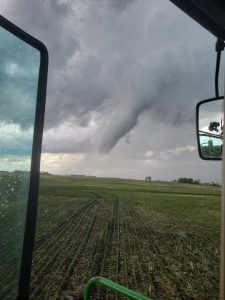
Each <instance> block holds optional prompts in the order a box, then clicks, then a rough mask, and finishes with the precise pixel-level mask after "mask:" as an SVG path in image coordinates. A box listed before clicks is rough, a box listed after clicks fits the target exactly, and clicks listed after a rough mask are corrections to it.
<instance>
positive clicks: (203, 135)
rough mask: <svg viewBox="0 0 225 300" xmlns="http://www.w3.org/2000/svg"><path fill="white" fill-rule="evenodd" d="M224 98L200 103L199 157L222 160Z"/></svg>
mask: <svg viewBox="0 0 225 300" xmlns="http://www.w3.org/2000/svg"><path fill="white" fill-rule="evenodd" d="M223 99H224V97H219V98H211V99H207V100H203V101H200V102H199V103H198V104H197V107H196V129H197V143H198V152H199V156H200V157H201V158H202V159H205V160H221V159H222V153H223V126H224V110H223Z"/></svg>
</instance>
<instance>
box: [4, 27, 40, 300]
mask: <svg viewBox="0 0 225 300" xmlns="http://www.w3.org/2000/svg"><path fill="white" fill-rule="evenodd" d="M0 66H1V67H0V78H1V80H0V91H1V93H0V141H1V143H0V299H15V298H16V297H17V295H18V283H19V274H20V265H21V257H22V247H23V238H24V229H25V217H26V211H27V201H28V189H29V181H30V167H31V153H32V144H33V131H34V119H35V110H36V98H37V88H38V76H39V67H40V53H39V51H38V50H36V49H35V48H33V47H31V46H30V45H29V44H27V43H26V42H24V41H23V40H21V39H19V38H18V37H16V36H14V35H13V34H12V33H10V32H8V31H7V30H5V29H4V28H2V27H0Z"/></svg>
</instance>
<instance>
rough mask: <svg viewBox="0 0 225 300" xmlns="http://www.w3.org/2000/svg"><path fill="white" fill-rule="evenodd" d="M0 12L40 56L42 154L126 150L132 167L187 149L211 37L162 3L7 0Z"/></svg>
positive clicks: (210, 65) (203, 92)
mask: <svg viewBox="0 0 225 300" xmlns="http://www.w3.org/2000/svg"><path fill="white" fill-rule="evenodd" d="M4 9H5V16H6V17H8V18H9V19H11V20H12V21H14V22H16V23H17V24H18V25H19V26H21V27H22V28H24V29H25V30H26V31H28V32H29V33H31V34H33V35H35V36H36V37H38V38H40V39H41V40H42V41H43V42H44V43H45V44H46V45H47V47H48V49H49V54H50V73H49V81H48V95H47V110H46V121H45V133H46V138H44V150H45V151H48V152H52V153H54V152H68V153H72V152H88V151H99V152H100V153H104V154H107V153H108V154H107V155H111V154H110V153H109V152H110V151H112V152H111V153H112V155H113V153H114V151H120V156H121V157H122V156H123V153H126V154H127V153H128V152H129V151H128V149H130V148H132V151H131V152H132V154H131V156H132V158H133V159H135V157H136V154H135V153H142V152H143V153H144V152H146V151H147V150H149V151H161V150H162V149H172V148H173V147H174V148H176V147H182V143H183V146H184V147H185V146H187V145H193V144H194V143H195V128H194V118H195V104H196V102H197V101H198V100H200V99H203V98H207V97H212V96H213V94H214V83H213V77H214V66H215V53H214V41H215V38H214V37H213V36H212V35H211V34H209V33H208V32H206V31H205V30H204V29H202V28H201V27H200V25H198V24H196V23H194V22H193V20H192V19H190V18H189V17H187V16H186V15H185V14H183V13H182V12H180V11H179V10H178V9H177V8H176V7H175V6H173V5H172V4H171V3H170V2H169V1H163V0H160V1H153V0H152V1H149V0H143V1H127V0H124V1H115V0H108V1H106V0H101V1H100V0H95V1H88V0H85V1H62V0H61V1H59V0H57V1H53V0H52V1H50V0H49V1H45V2H41V1H35V0H20V1H14V0H9V1H8V2H7V4H6V5H5V8H4ZM221 77H222V76H221ZM93 124H94V125H93ZM143 124H145V125H143ZM60 126H61V127H60ZM143 126H145V127H146V128H145V127H143ZM69 127H71V128H73V130H69V129H68V128H69ZM66 128H67V129H66ZM63 130H64V133H63ZM84 130H86V131H85V132H84ZM87 132H88V133H87ZM159 137H162V138H159ZM192 154H193V153H190V155H192ZM182 155H184V154H182Z"/></svg>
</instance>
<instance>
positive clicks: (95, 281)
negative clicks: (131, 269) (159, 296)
mask: <svg viewBox="0 0 225 300" xmlns="http://www.w3.org/2000/svg"><path fill="white" fill-rule="evenodd" d="M94 285H101V286H104V287H106V288H108V289H110V290H112V291H114V292H116V293H118V294H121V295H123V296H125V297H127V298H129V299H133V300H150V298H148V297H146V296H143V295H141V294H139V293H137V292H134V291H132V290H130V289H128V288H126V287H124V286H122V285H119V284H117V283H114V282H112V281H111V280H109V279H106V278H103V277H93V278H91V279H90V280H89V281H88V283H87V285H86V287H85V289H84V300H89V299H90V295H91V288H92V287H93V286H94Z"/></svg>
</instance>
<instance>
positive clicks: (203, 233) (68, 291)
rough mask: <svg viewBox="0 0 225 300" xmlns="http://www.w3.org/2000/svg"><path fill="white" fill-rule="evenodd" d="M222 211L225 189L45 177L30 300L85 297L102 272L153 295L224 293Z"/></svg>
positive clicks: (98, 295)
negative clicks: (221, 278)
mask: <svg viewBox="0 0 225 300" xmlns="http://www.w3.org/2000/svg"><path fill="white" fill-rule="evenodd" d="M219 211H220V188H219V187H212V186H201V185H187V184H178V183H160V182H151V183H146V182H144V181H134V180H120V179H100V178H99V179H98V178H90V177H86V178H85V177H77V176H70V177H69V176H68V177H65V176H64V177H62V176H42V178H41V186H40V199H39V211H38V222H37V231H36V242H35V252H34V259H33V270H32V282H31V299H82V290H83V288H84V285H85V283H86V282H87V280H88V279H89V278H90V277H92V276H96V275H101V276H105V277H107V278H109V279H112V280H113V281H116V282H118V283H120V284H122V285H124V286H127V287H129V288H131V289H134V290H136V291H139V292H141V293H143V294H145V295H148V296H151V297H152V298H153V299H198V300H199V299H218V293H219V214H220V213H219ZM94 294H95V297H94V299H115V297H112V295H111V294H109V293H107V292H106V291H105V290H100V289H99V290H94Z"/></svg>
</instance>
